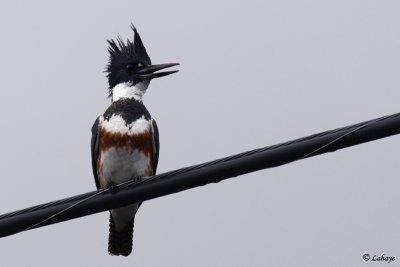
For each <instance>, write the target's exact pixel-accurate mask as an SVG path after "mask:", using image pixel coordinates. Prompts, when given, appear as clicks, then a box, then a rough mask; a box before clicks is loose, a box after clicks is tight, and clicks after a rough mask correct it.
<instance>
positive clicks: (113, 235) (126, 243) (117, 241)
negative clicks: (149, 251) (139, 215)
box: [108, 213, 135, 256]
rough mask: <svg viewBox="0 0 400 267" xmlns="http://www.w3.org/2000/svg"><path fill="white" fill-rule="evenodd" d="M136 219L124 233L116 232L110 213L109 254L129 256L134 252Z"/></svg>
mask: <svg viewBox="0 0 400 267" xmlns="http://www.w3.org/2000/svg"><path fill="white" fill-rule="evenodd" d="M134 221H135V217H133V218H132V220H131V221H130V222H129V223H128V224H127V225H126V226H125V228H124V229H122V231H118V232H117V231H116V229H115V222H114V219H113V217H112V215H111V213H110V233H109V236H108V253H110V254H111V255H116V256H119V255H122V256H128V255H129V254H131V252H132V239H133V224H134Z"/></svg>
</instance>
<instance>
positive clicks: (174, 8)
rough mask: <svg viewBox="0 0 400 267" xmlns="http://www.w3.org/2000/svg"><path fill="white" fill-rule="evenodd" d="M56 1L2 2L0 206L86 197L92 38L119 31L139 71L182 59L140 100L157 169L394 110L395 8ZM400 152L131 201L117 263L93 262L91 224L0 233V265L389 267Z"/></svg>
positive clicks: (394, 249)
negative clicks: (384, 258) (133, 213)
mask: <svg viewBox="0 0 400 267" xmlns="http://www.w3.org/2000/svg"><path fill="white" fill-rule="evenodd" d="M54 2H55V1H48V2H44V1H31V2H28V1H26V2H25V3H21V2H17V1H2V2H1V3H0V32H1V42H0V71H1V75H0V84H1V86H2V90H1V91H0V93H1V99H2V104H1V105H0V113H1V114H2V120H1V125H2V126H1V129H2V131H1V133H0V146H1V148H2V149H1V151H0V170H1V172H2V175H1V176H2V188H3V193H1V194H0V203H2V204H1V205H0V212H1V213H5V212H9V211H13V210H16V209H20V208H25V207H28V206H32V205H36V204H40V203H43V202H48V201H52V200H56V199H59V198H64V197H68V196H71V195H74V194H78V193H83V192H87V191H90V190H93V189H95V185H94V180H93V177H92V172H91V163H90V150H89V142H90V128H91V126H92V123H93V121H94V119H95V118H96V116H98V115H99V114H101V113H103V112H104V110H105V109H106V108H107V106H108V105H109V99H107V98H106V88H107V84H106V79H105V74H104V73H103V70H104V67H105V65H106V63H107V56H108V55H107V50H106V49H107V46H106V39H107V38H113V37H115V36H116V35H117V33H120V34H121V35H122V37H124V38H127V37H129V38H131V37H132V35H133V34H132V32H131V31H130V29H129V24H130V22H131V21H132V22H134V23H135V25H136V26H137V28H138V30H139V32H140V34H141V37H142V39H143V42H144V44H145V46H146V48H147V51H148V52H149V54H150V56H151V58H152V61H153V62H154V63H166V62H180V63H181V66H179V69H180V72H179V73H178V74H175V75H172V76H169V77H167V78H162V79H158V80H155V81H153V82H152V84H151V85H150V87H149V91H148V93H147V95H146V96H145V99H144V102H145V104H146V106H147V107H148V109H149V111H150V112H151V114H152V115H153V117H154V118H156V120H157V122H158V125H159V128H160V139H161V154H160V163H159V173H162V172H165V171H168V170H172V169H175V168H179V167H184V166H188V165H192V164H195V163H200V162H204V161H208V160H212V159H215V158H219V157H222V156H227V155H230V154H233V153H238V152H242V151H245V150H249V149H253V148H258V147H262V146H266V145H270V144H275V143H278V142H283V141H286V140H290V139H294V138H297V137H302V136H305V135H309V134H312V133H315V132H319V131H323V130H328V129H333V128H336V127H340V126H345V125H348V124H352V123H356V122H359V121H364V120H368V119H372V118H375V117H379V116H383V115H386V114H391V113H395V112H398V111H399V104H398V100H399V99H400V90H399V86H400V75H399V69H400V52H399V51H400V50H399V47H400V30H399V29H400V28H399V25H400V16H399V12H400V3H399V2H398V1H369V0H363V1H361V0H360V1H355V0H347V1H297V0H292V1H290V0H287V1H246V3H244V1H168V3H167V1H159V2H156V1H119V2H115V1H114V2H111V1H107V2H106V1H102V2H103V3H100V1H97V2H94V1H92V2H91V3H85V2H83V1H68V2H64V3H54ZM399 145H400V137H398V136H395V137H391V138H387V139H384V140H379V141H376V142H372V143H369V144H364V145H360V146H357V147H354V148H349V149H345V150H342V151H338V152H336V153H330V154H327V155H323V156H319V157H315V158H311V159H307V160H302V161H299V162H295V163H293V164H290V165H287V166H283V167H279V168H274V169H270V170H265V171H260V172H256V173H252V174H249V175H245V176H241V177H238V178H236V179H232V180H228V181H225V182H221V183H219V184H213V185H209V186H206V187H202V188H198V189H194V190H190V191H186V192H183V193H180V194H175V195H170V196H167V197H163V198H159V199H156V200H152V201H149V202H146V203H144V205H143V206H142V207H141V209H140V210H139V212H138V215H137V217H136V222H135V234H134V245H133V246H134V248H133V250H134V251H133V254H132V255H131V256H130V257H128V258H118V257H111V256H109V255H108V254H107V238H108V214H107V213H101V214H96V215H93V216H89V217H85V218H81V219H77V220H73V221H69V222H65V223H61V224H57V225H53V226H50V227H44V228H40V229H36V230H32V231H28V232H24V233H21V234H17V235H14V236H10V237H7V238H3V239H1V240H0V251H2V253H1V257H0V266H28V265H30V266H39V265H40V266H110V265H113V266H267V265H270V266H362V265H364V264H366V263H365V262H364V261H363V259H362V255H363V254H364V253H369V254H371V255H374V254H377V255H381V254H382V253H385V254H386V255H388V256H395V257H396V261H395V262H397V263H399V262H400V247H399V240H400V227H399V219H400V217H399V212H398V207H397V205H398V203H399V201H400V195H399V193H398V188H399V186H400V180H399V179H398V175H399V169H398V153H397V150H398V147H399ZM369 264H373V265H374V266H375V265H379V264H378V263H372V262H369ZM381 264H386V263H381Z"/></svg>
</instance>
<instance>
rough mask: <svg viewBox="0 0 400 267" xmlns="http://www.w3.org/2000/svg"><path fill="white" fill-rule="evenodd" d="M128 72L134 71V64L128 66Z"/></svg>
mask: <svg viewBox="0 0 400 267" xmlns="http://www.w3.org/2000/svg"><path fill="white" fill-rule="evenodd" d="M125 68H126V70H127V71H132V70H133V69H134V67H133V65H132V64H128V65H126V67H125Z"/></svg>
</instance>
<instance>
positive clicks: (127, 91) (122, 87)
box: [112, 81, 150, 102]
mask: <svg viewBox="0 0 400 267" xmlns="http://www.w3.org/2000/svg"><path fill="white" fill-rule="evenodd" d="M149 84H150V81H143V82H139V83H137V84H135V85H131V84H130V83H119V84H117V85H116V86H114V87H113V89H112V102H115V101H117V100H120V99H122V98H128V99H131V98H133V99H135V100H138V101H142V98H143V95H144V93H146V90H147V87H149Z"/></svg>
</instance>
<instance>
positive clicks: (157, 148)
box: [151, 119, 160, 174]
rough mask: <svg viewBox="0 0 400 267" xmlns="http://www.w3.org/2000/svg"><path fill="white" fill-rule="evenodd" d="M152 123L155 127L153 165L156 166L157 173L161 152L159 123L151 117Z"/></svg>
mask: <svg viewBox="0 0 400 267" xmlns="http://www.w3.org/2000/svg"><path fill="white" fill-rule="evenodd" d="M151 125H152V127H153V166H154V174H156V171H157V165H158V155H159V152H160V139H159V135H158V127H157V123H156V121H155V120H154V119H151Z"/></svg>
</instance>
